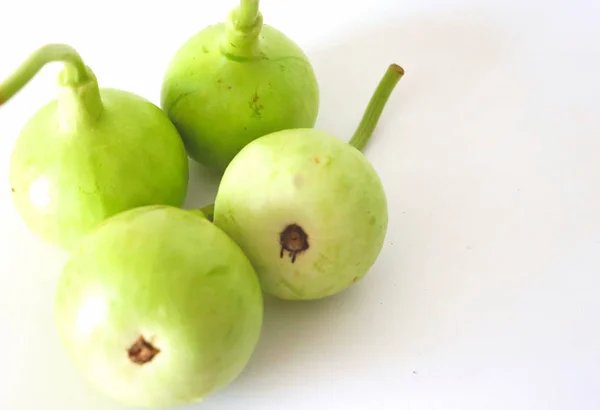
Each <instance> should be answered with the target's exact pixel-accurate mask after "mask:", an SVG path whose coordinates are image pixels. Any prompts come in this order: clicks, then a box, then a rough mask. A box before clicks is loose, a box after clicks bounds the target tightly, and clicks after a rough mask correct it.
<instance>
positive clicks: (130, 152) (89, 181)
mask: <svg viewBox="0 0 600 410" xmlns="http://www.w3.org/2000/svg"><path fill="white" fill-rule="evenodd" d="M54 62H60V63H62V64H63V65H64V68H63V70H62V71H61V72H60V73H59V75H58V79H57V85H56V92H57V96H56V98H55V99H53V100H52V101H50V102H48V103H47V104H45V105H43V106H42V107H41V108H39V109H38V110H37V111H36V112H35V113H34V114H33V115H32V116H31V118H30V119H29V120H28V122H27V123H26V124H25V126H24V127H23V129H22V130H21V132H20V134H19V135H18V137H17V140H16V142H15V144H14V149H13V151H12V153H11V157H10V169H9V182H10V190H11V194H12V199H13V202H14V204H15V207H16V209H17V211H18V213H19V215H20V216H21V218H22V219H23V221H24V222H25V224H26V225H27V226H28V227H29V228H30V229H31V231H33V232H35V234H37V235H38V236H40V237H41V238H43V239H45V240H47V241H48V242H51V243H53V244H55V245H57V246H59V247H61V248H64V249H67V250H68V249H71V248H72V247H73V246H75V244H77V243H78V241H79V240H81V238H83V237H84V236H85V235H86V234H88V233H90V232H91V231H92V230H94V229H95V228H96V226H97V225H98V224H99V223H101V222H102V221H103V220H105V219H106V218H107V217H109V216H112V215H115V214H117V213H119V212H122V211H125V210H128V209H131V208H135V207H139V206H144V205H150V204H166V205H173V206H180V205H182V204H183V201H184V199H185V196H186V194H187V184H188V158H187V155H186V151H185V147H184V145H183V141H182V140H181V137H180V136H179V133H178V132H177V129H176V128H175V127H174V125H173V124H172V123H171V121H170V120H169V118H168V117H167V116H166V115H165V113H164V112H163V111H162V110H161V109H160V108H158V107H157V106H156V105H154V104H152V103H151V102H149V101H147V100H146V99H144V98H142V97H140V96H138V95H136V94H133V93H131V92H128V91H124V90H119V89H114V88H100V87H99V86H98V80H97V79H96V76H95V74H94V72H93V71H92V70H91V69H90V67H88V66H86V65H85V63H84V62H83V60H82V58H81V56H80V55H79V53H78V52H77V51H76V50H75V49H73V48H72V47H71V46H69V45H66V44H47V45H45V46H43V47H41V48H39V49H37V50H35V51H34V52H33V53H32V54H31V55H30V57H29V58H27V59H26V60H25V61H24V62H23V63H22V64H21V65H20V66H19V67H17V68H16V70H15V71H14V73H13V74H12V75H11V76H9V77H8V78H7V79H6V80H5V81H4V82H2V83H0V101H1V102H2V103H3V104H6V103H7V102H8V101H10V100H11V99H12V97H13V96H15V95H16V94H17V93H18V92H19V90H21V89H22V88H23V87H24V86H25V85H26V84H27V83H28V82H29V81H30V80H31V79H32V78H33V77H34V76H35V74H36V73H37V72H39V70H41V69H42V68H43V67H44V66H46V65H47V64H50V63H54Z"/></svg>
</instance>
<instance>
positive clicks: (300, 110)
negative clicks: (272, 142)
mask: <svg viewBox="0 0 600 410" xmlns="http://www.w3.org/2000/svg"><path fill="white" fill-rule="evenodd" d="M161 106H162V108H163V109H164V110H165V112H166V113H167V115H168V116H169V118H170V119H171V120H172V121H173V123H174V124H175V126H176V127H177V129H178V130H179V133H180V134H181V136H182V138H183V140H184V142H185V145H186V148H187V151H188V153H189V155H190V157H191V158H193V159H194V160H196V161H198V162H200V163H202V164H203V165H204V166H205V167H206V168H208V169H210V170H211V171H213V173H215V174H221V173H222V172H223V171H224V169H225V168H226V166H227V165H228V164H229V162H230V161H231V160H232V159H233V157H234V156H235V155H236V154H237V153H238V152H239V150H240V149H242V148H243V147H244V146H245V145H246V144H248V143H249V142H250V141H252V140H254V139H256V138H258V137H261V136H263V135H265V134H268V133H271V132H275V131H279V130H283V129H288V128H306V127H312V126H314V124H315V121H316V118H317V114H318V109H319V88H318V83H317V78H316V76H315V73H314V70H313V67H312V65H311V64H310V62H309V60H308V58H307V56H306V55H305V53H304V52H303V51H302V49H300V47H299V46H298V45H297V44H296V43H294V42H293V41H292V40H291V39H289V38H288V37H286V36H285V35H284V34H283V33H282V32H280V31H279V30H277V29H276V28H273V27H272V26H269V25H263V17H262V14H261V13H260V12H259V11H258V1H256V0H241V1H240V6H239V7H236V8H235V9H234V10H233V11H232V12H231V13H230V14H229V16H228V17H227V19H226V21H225V22H223V23H219V24H215V25H211V26H209V27H207V28H205V29H204V30H201V31H200V32H198V33H197V34H195V35H193V36H192V37H191V38H190V39H189V40H188V41H187V42H186V43H185V44H183V45H182V46H181V47H180V48H179V49H178V50H177V52H176V53H175V55H174V57H173V59H172V60H171V62H170V64H169V66H168V68H167V70H166V73H165V76H164V80H163V85H162V93H161Z"/></svg>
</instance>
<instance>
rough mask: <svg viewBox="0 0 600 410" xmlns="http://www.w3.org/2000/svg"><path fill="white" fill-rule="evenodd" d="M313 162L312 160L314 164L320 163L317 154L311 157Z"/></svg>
mask: <svg viewBox="0 0 600 410" xmlns="http://www.w3.org/2000/svg"><path fill="white" fill-rule="evenodd" d="M313 162H314V163H315V164H320V163H321V159H320V158H319V157H318V156H316V155H315V156H314V157H313Z"/></svg>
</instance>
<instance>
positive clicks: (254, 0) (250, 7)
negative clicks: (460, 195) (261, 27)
mask: <svg viewBox="0 0 600 410" xmlns="http://www.w3.org/2000/svg"><path fill="white" fill-rule="evenodd" d="M259 3H260V1H259V0H240V5H239V7H238V8H237V13H236V15H237V18H236V20H237V21H236V26H237V27H238V28H240V29H243V28H251V27H253V26H254V24H256V19H257V18H258V6H259Z"/></svg>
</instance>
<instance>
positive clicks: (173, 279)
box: [55, 206, 263, 409]
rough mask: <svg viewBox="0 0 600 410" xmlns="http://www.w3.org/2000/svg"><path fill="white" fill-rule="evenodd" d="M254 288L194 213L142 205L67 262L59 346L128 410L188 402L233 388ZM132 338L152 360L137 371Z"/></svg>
mask: <svg viewBox="0 0 600 410" xmlns="http://www.w3.org/2000/svg"><path fill="white" fill-rule="evenodd" d="M262 318H263V301H262V294H261V289H260V283H259V281H258V278H257V276H256V273H255V271H254V269H253V268H252V265H251V264H250V262H249V261H248V259H247V258H246V256H245V255H244V253H243V252H242V251H241V250H240V248H239V247H238V246H237V245H236V244H235V242H233V240H231V238H229V237H228V236H227V235H226V234H225V233H223V232H222V231H221V230H220V229H218V228H217V227H215V226H214V225H213V224H212V223H210V222H209V221H207V220H206V219H205V218H204V217H202V216H200V214H197V213H195V212H190V211H186V210H182V209H179V208H174V207H169V206H146V207H141V208H137V209H133V210H129V211H126V212H123V213H121V214H119V215H116V216H114V217H112V218H110V219H108V220H107V221H105V222H104V223H103V224H102V225H101V227H100V228H99V229H98V230H97V231H95V232H94V233H93V234H91V235H90V236H88V237H86V238H85V239H84V241H83V242H82V244H81V246H80V247H79V248H78V249H77V250H76V251H75V252H73V254H72V257H71V259H70V260H69V261H68V263H67V264H66V266H65V268H64V271H63V274H62V276H61V278H60V282H59V284H58V288H57V290H56V297H55V319H56V326H57V329H58V334H59V336H60V339H61V341H62V343H63V345H64V347H65V349H66V351H67V353H68V355H69V357H70V358H71V359H72V361H73V363H74V364H75V365H76V367H77V368H78V369H79V371H81V372H82V374H83V375H85V377H86V378H87V380H89V381H90V382H91V384H92V385H94V386H95V387H96V388H98V389H99V390H100V391H102V392H104V394H106V395H108V396H109V397H112V398H113V399H115V400H117V401H119V402H121V403H123V404H126V405H131V406H144V407H156V408H163V409H164V408H171V407H175V406H179V405H182V404H186V403H191V402H197V401H200V400H202V399H203V398H205V397H206V396H207V395H209V394H211V393H213V392H215V391H217V390H218V389H220V388H223V387H224V386H226V385H228V384H229V383H230V382H231V381H233V380H234V379H235V378H236V377H237V376H238V375H239V374H240V373H241V372H242V371H243V369H244V368H245V366H246V364H247V362H248V360H249V358H250V357H251V354H252V352H253V350H254V348H255V346H256V344H257V341H258V339H259V334H260V330H261V326H262ZM140 335H142V336H143V337H144V338H145V339H146V340H148V341H150V342H151V343H153V344H154V346H155V347H157V348H159V349H160V350H161V351H160V353H158V354H157V355H156V356H155V357H154V359H153V360H152V361H150V362H147V363H145V364H142V365H138V364H134V363H133V362H132V361H131V360H130V359H129V358H128V354H127V350H128V348H129V347H130V346H131V345H132V344H133V343H134V342H135V341H136V339H137V338H138V337H139V336H140Z"/></svg>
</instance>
